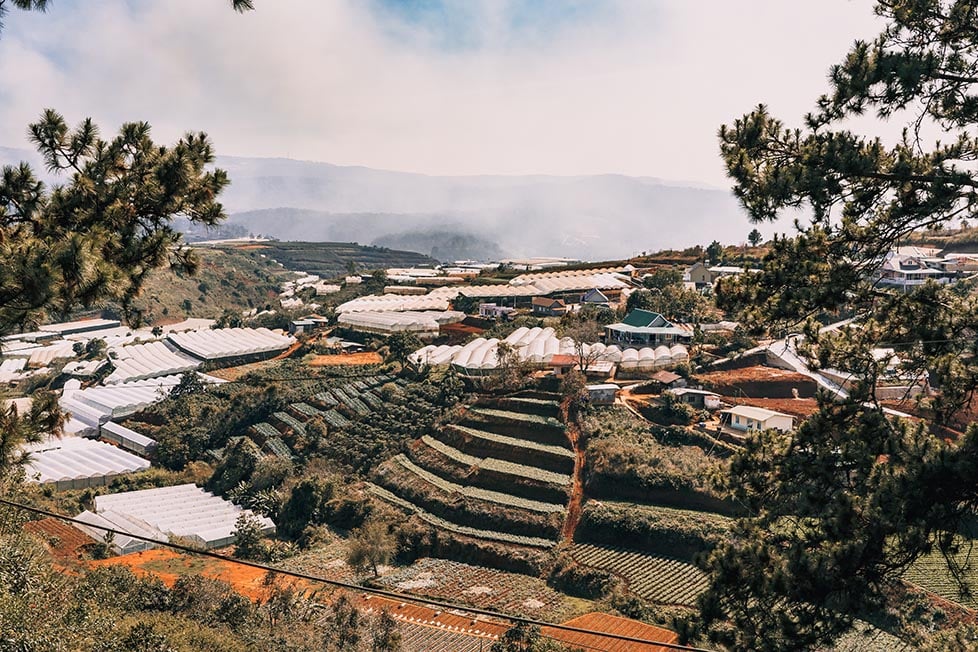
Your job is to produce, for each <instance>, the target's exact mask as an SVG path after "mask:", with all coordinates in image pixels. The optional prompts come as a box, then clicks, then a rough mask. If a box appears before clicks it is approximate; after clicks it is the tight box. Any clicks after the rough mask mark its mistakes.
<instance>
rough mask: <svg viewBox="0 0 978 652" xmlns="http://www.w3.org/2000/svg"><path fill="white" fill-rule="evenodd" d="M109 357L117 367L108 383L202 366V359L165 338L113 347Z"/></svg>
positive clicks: (166, 374)
mask: <svg viewBox="0 0 978 652" xmlns="http://www.w3.org/2000/svg"><path fill="white" fill-rule="evenodd" d="M109 358H110V359H111V360H112V365H113V366H114V367H115V369H114V370H113V371H112V373H111V374H109V376H108V377H107V378H106V379H105V381H104V382H105V384H106V385H116V384H118V383H125V382H130V381H134V380H146V379H147V378H156V377H157V376H170V375H173V374H182V373H184V372H185V371H193V370H194V369H196V368H197V367H199V366H200V360H197V359H196V358H192V357H190V356H189V355H187V354H186V353H181V352H180V351H177V350H176V349H175V348H173V347H171V346H167V344H166V343H164V342H149V343H147V344H130V345H129V346H119V347H116V348H114V349H110V350H109Z"/></svg>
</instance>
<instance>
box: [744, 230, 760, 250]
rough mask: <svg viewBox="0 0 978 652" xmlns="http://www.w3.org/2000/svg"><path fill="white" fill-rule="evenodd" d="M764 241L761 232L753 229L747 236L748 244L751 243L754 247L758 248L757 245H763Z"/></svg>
mask: <svg viewBox="0 0 978 652" xmlns="http://www.w3.org/2000/svg"><path fill="white" fill-rule="evenodd" d="M763 239H764V236H763V235H761V232H760V231H758V230H757V229H752V230H751V232H750V233H748V234H747V242H749V243H750V246H752V247H756V246H757V245H759V244H761V240H763Z"/></svg>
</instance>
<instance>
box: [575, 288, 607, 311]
mask: <svg viewBox="0 0 978 652" xmlns="http://www.w3.org/2000/svg"><path fill="white" fill-rule="evenodd" d="M581 303H582V304H584V305H588V306H597V307H599V308H611V300H610V299H609V298H608V295H606V294H605V293H604V292H602V291H601V290H599V289H598V288H593V289H591V290H588V291H587V292H586V293H585V294H584V296H583V297H581Z"/></svg>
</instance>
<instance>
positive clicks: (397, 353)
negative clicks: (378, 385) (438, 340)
mask: <svg viewBox="0 0 978 652" xmlns="http://www.w3.org/2000/svg"><path fill="white" fill-rule="evenodd" d="M422 346H424V344H423V343H422V342H421V340H420V339H419V338H418V336H417V335H415V334H414V333H394V334H393V335H391V336H390V337H388V338H387V361H388V362H390V361H394V362H400V363H401V364H404V363H405V362H406V361H407V357H408V356H409V355H410V354H412V353H414V352H415V351H417V350H418V349H420V348H421V347H422Z"/></svg>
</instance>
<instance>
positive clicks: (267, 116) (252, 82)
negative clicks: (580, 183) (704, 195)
mask: <svg viewBox="0 0 978 652" xmlns="http://www.w3.org/2000/svg"><path fill="white" fill-rule="evenodd" d="M227 4H228V3H227V2H224V1H223V0H168V1H167V2H149V1H148V0H129V1H124V0H100V1H99V2H97V3H92V2H81V1H80V0H76V1H75V2H70V1H69V0H61V1H59V2H57V3H55V4H54V5H53V7H52V9H51V10H50V11H49V12H48V13H47V14H44V15H36V14H24V13H21V12H17V11H15V12H12V13H11V14H10V15H9V16H8V18H7V24H6V27H5V31H4V32H3V34H2V36H0V116H2V120H0V143H2V144H5V145H8V146H15V147H23V146H25V138H24V131H25V128H26V125H27V124H28V123H29V122H30V121H31V120H33V119H35V118H36V117H37V115H38V114H39V113H40V110H41V109H42V108H44V107H48V106H50V107H54V108H57V109H58V110H60V111H62V112H63V113H64V114H65V115H66V117H68V118H69V120H71V121H77V120H80V119H82V118H83V117H85V116H92V117H93V118H95V119H96V121H97V122H99V123H100V124H101V125H103V127H104V128H105V129H106V130H111V129H115V128H116V127H117V126H118V125H119V124H120V123H122V122H124V121H128V120H148V121H149V122H150V123H152V124H153V125H154V132H155V134H156V137H157V138H158V139H160V140H172V139H174V138H175V137H177V136H178V135H179V134H180V133H182V132H184V131H186V130H189V129H193V130H203V131H206V132H207V133H208V134H210V135H211V137H212V138H213V140H214V141H215V144H216V146H217V149H218V151H219V152H221V153H224V154H238V155H252V156H254V155H258V156H287V157H293V158H304V159H311V160H322V161H330V162H333V163H339V164H359V165H367V166H371V167H379V168H388V169H397V170H405V171H417V172H426V173H433V174H481V173H501V174H527V173H548V174H590V173H604V172H617V173H624V174H631V175H637V176H657V177H662V178H667V179H687V180H694V181H699V182H705V183H712V184H716V185H721V184H724V183H725V182H724V178H723V171H722V167H721V165H720V162H719V160H718V157H717V144H716V137H715V132H716V129H717V127H718V126H719V125H720V124H721V123H723V122H729V121H731V120H733V118H735V117H737V116H739V115H740V114H742V113H744V112H746V111H748V110H750V108H751V107H752V106H753V105H755V104H756V103H758V102H760V101H764V102H766V103H768V104H769V105H770V106H771V107H772V110H773V111H774V112H775V113H776V114H778V115H781V116H784V117H785V119H786V120H788V121H789V123H790V122H791V121H792V120H793V119H797V118H800V116H801V115H802V114H803V113H804V112H805V111H807V110H809V109H810V108H811V107H812V104H813V101H814V99H815V97H816V96H817V95H818V93H819V92H821V91H822V90H823V89H824V87H825V81H824V80H825V73H826V71H827V68H828V66H829V65H830V64H831V63H832V62H834V61H836V60H838V59H839V58H840V56H841V55H842V53H843V52H844V51H845V49H846V48H847V47H848V45H849V43H850V42H851V41H852V40H853V39H854V38H855V37H857V36H863V37H869V36H871V35H872V34H873V33H874V32H875V30H876V25H875V22H874V19H873V17H872V11H871V6H870V3H868V2H854V1H852V2H851V1H849V0H820V1H815V0H811V1H808V2H792V3H785V2H781V1H780V0H753V1H749V2H737V3H730V2H725V1H723V0H713V1H703V2H681V1H666V0H658V1H653V0H578V1H576V2H574V3H564V2H562V1H561V0H553V1H552V2H545V1H543V0H527V1H526V2H516V1H515V0H514V1H512V2H509V1H507V0H499V1H493V0H481V1H477V0H472V2H468V1H465V0H432V1H431V2H424V1H422V0H408V1H406V2H401V3H396V2H394V0H369V1H366V0H365V1H363V2H360V1H358V0H261V1H260V2H258V3H256V4H257V5H258V10H257V11H255V12H252V13H249V14H246V15H239V14H236V13H234V12H232V11H230V9H228V8H227ZM398 7H400V8H398ZM404 7H406V9H405V8H404Z"/></svg>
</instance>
